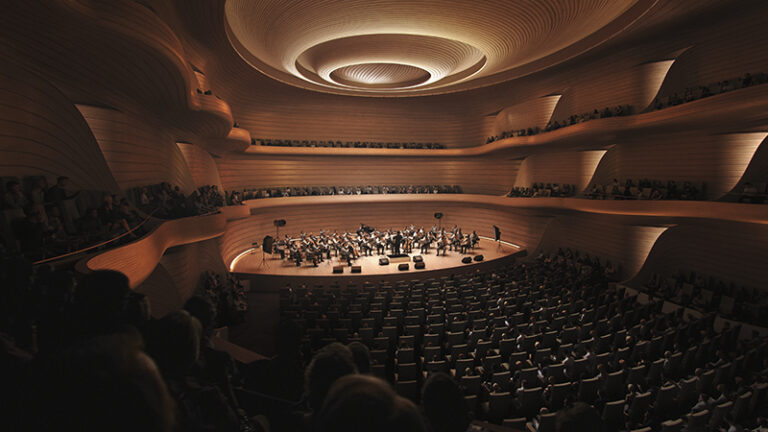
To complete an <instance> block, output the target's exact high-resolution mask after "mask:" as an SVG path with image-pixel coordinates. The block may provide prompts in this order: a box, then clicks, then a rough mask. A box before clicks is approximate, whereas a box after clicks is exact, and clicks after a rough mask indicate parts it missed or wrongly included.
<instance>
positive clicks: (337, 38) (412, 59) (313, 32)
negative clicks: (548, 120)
mask: <svg viewBox="0 0 768 432" xmlns="http://www.w3.org/2000/svg"><path fill="white" fill-rule="evenodd" d="M653 3H655V0H483V1H476V0H422V1H418V2H416V1H403V0H375V1H372V0H294V1H290V2H286V1H282V0H227V1H226V4H225V14H226V20H227V31H228V36H229V39H230V42H231V43H232V45H233V47H234V48H235V50H236V51H237V52H238V53H239V54H240V56H241V57H242V58H243V59H244V60H245V61H246V62H248V63H250V64H251V66H253V67H254V68H256V69H258V70H259V71H261V72H262V73H264V74H266V75H268V76H270V77H272V78H275V79H277V80H280V81H282V82H285V83H288V84H292V85H295V86H299V87H303V88H309V89H314V90H320V91H326V92H335V93H343V94H357V95H385V96H386V95H400V96H403V95H423V94H432V93H439V92H447V91H458V90H462V89H467V88H472V87H477V86H482V85H489V84H492V83H495V82H500V81H503V80H506V79H510V77H512V76H513V75H515V74H516V75H518V76H520V75H522V74H524V73H527V72H530V71H532V70H534V68H536V69H540V68H543V67H548V66H551V65H553V64H556V63H558V62H562V61H564V60H566V59H568V58H570V57H573V56H574V55H577V54H579V53H581V52H584V51H586V50H587V49H589V48H591V47H593V46H595V45H597V44H599V43H601V42H604V41H605V40H607V39H609V38H610V37H612V36H613V35H615V34H617V33H618V32H620V31H622V30H623V29H624V28H626V27H627V26H628V25H629V24H631V23H632V22H634V20H635V19H637V18H638V17H640V16H641V15H642V14H643V13H644V12H645V11H646V10H647V9H648V8H649V7H650V6H651V5H652V4H653Z"/></svg>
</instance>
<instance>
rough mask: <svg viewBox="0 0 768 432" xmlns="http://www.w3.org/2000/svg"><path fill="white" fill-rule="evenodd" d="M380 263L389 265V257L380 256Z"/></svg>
mask: <svg viewBox="0 0 768 432" xmlns="http://www.w3.org/2000/svg"><path fill="white" fill-rule="evenodd" d="M379 265H389V258H387V257H384V258H379Z"/></svg>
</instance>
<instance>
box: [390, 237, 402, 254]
mask: <svg viewBox="0 0 768 432" xmlns="http://www.w3.org/2000/svg"><path fill="white" fill-rule="evenodd" d="M402 242H403V235H402V234H401V233H400V231H398V232H397V234H395V236H394V237H392V253H393V254H395V255H400V244H401V243H402Z"/></svg>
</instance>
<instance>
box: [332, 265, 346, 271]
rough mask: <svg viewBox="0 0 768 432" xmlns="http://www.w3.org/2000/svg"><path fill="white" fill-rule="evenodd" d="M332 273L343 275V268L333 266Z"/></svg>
mask: <svg viewBox="0 0 768 432" xmlns="http://www.w3.org/2000/svg"><path fill="white" fill-rule="evenodd" d="M333 272H334V273H344V266H343V265H337V266H333Z"/></svg>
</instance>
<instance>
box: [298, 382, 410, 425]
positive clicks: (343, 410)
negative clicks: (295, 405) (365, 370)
mask: <svg viewBox="0 0 768 432" xmlns="http://www.w3.org/2000/svg"><path fill="white" fill-rule="evenodd" d="M314 420H315V421H314V428H313V430H314V431H316V432H390V431H398V432H424V431H425V427H424V423H423V421H422V419H421V416H420V415H419V411H418V409H417V408H416V406H415V405H414V404H413V402H411V401H409V400H407V399H404V398H402V397H400V396H398V395H397V394H396V393H395V392H394V391H393V390H392V388H391V387H390V386H389V384H387V383H386V382H384V381H382V380H381V379H379V378H376V377H373V376H370V375H348V376H345V377H343V378H340V379H339V380H337V381H336V383H335V384H334V385H333V386H332V387H331V389H330V391H329V392H328V396H327V398H326V400H325V403H324V404H323V407H322V409H321V410H320V411H319V412H318V413H317V414H316V415H315V419H314Z"/></svg>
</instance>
